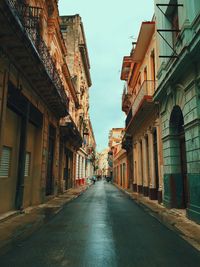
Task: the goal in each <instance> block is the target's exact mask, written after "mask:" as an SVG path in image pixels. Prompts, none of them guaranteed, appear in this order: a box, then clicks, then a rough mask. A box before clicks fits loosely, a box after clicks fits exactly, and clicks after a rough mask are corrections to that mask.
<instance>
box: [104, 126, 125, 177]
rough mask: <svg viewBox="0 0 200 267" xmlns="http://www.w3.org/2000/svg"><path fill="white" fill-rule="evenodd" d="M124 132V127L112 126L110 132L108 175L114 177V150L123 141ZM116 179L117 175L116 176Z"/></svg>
mask: <svg viewBox="0 0 200 267" xmlns="http://www.w3.org/2000/svg"><path fill="white" fill-rule="evenodd" d="M123 134H124V128H112V129H111V130H110V132H109V137H108V138H109V141H108V146H109V148H110V150H109V152H108V166H109V169H108V173H109V174H108V175H109V176H110V177H111V178H113V170H114V169H113V160H114V157H113V156H114V151H115V149H116V147H117V145H119V144H120V143H121V141H122V137H123ZM114 180H115V177H114Z"/></svg>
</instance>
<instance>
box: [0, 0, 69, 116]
mask: <svg viewBox="0 0 200 267" xmlns="http://www.w3.org/2000/svg"><path fill="white" fill-rule="evenodd" d="M40 13H41V9H40V8H38V7H32V6H28V5H26V4H24V1H20V0H2V1H0V24H1V28H0V44H1V48H2V53H3V54H5V55H6V57H8V58H10V59H11V61H12V63H13V64H14V65H15V66H17V68H18V69H20V71H21V72H22V73H23V74H24V76H25V77H26V78H28V80H29V82H31V85H32V86H33V88H34V90H35V91H36V92H37V94H38V95H39V96H40V97H41V98H42V99H43V100H44V101H45V103H46V104H47V105H48V106H49V107H50V108H51V110H52V111H53V112H54V113H55V114H56V115H57V116H59V117H63V116H65V115H66V114H67V113H68V105H69V100H68V97H67V95H66V93H65V89H64V86H63V84H62V81H61V78H60V75H59V73H58V70H57V68H56V66H55V64H54V62H53V59H52V57H51V55H50V52H49V49H48V48H47V46H46V43H45V42H44V40H43V39H42V37H41V35H40V29H39V16H40Z"/></svg>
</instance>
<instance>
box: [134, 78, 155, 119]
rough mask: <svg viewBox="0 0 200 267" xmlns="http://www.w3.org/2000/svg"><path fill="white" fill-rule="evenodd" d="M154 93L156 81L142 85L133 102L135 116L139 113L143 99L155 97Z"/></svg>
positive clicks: (145, 82)
mask: <svg viewBox="0 0 200 267" xmlns="http://www.w3.org/2000/svg"><path fill="white" fill-rule="evenodd" d="M154 91H155V81H148V80H146V81H144V82H143V83H142V85H141V87H140V88H139V90H138V93H137V94H136V96H135V99H134V101H133V105H132V113H133V114H134V113H135V112H136V111H137V109H138V107H139V105H140V103H141V101H142V100H143V98H144V97H145V96H153V93H154Z"/></svg>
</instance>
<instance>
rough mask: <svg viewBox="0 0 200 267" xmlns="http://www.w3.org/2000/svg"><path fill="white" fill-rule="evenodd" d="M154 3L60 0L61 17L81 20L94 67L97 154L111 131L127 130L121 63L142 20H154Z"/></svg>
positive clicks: (142, 0)
mask: <svg viewBox="0 0 200 267" xmlns="http://www.w3.org/2000/svg"><path fill="white" fill-rule="evenodd" d="M153 2H154V1H153V0H139V1H138V0H137V1H136V0H101V1H97V0H96V1H95V0H59V12H60V15H74V14H79V15H80V16H81V17H82V22H83V25H84V31H85V35H86V42H87V47H88V52H89V58H90V65H91V70H90V71H91V78H92V86H91V88H90V119H91V122H92V126H93V131H94V134H95V139H96V143H97V151H102V150H103V149H104V148H106V147H107V146H108V134H109V131H110V130H111V129H112V128H118V127H124V125H125V114H124V113H123V112H122V110H121V99H122V92H123V88H124V81H121V80H120V74H121V67H122V60H123V57H124V56H128V55H129V54H130V51H131V48H132V42H133V41H136V40H137V36H138V33H139V29H140V26H141V23H142V21H149V20H151V19H152V17H153Z"/></svg>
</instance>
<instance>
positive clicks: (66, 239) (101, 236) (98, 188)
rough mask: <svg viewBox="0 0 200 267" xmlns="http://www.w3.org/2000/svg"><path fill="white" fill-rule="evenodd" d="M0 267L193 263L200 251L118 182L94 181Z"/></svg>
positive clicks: (198, 259)
mask: <svg viewBox="0 0 200 267" xmlns="http://www.w3.org/2000/svg"><path fill="white" fill-rule="evenodd" d="M0 266H1V267H27V266H28V267H62V266H66V267H67V266H69V267H90V266H91V267H93V266H95V267H103V266H104V267H105V266H109V267H112V266H113V267H116V266H120V267H128V266H130V267H143V266H144V267H156V266H162V267H169V266H170V267H175V266H176V267H179V266H180V267H195V266H200V254H199V252H197V251H196V250H195V249H194V248H193V247H191V246H190V245H189V244H188V243H187V242H186V241H184V240H183V239H182V238H181V237H179V236H178V234H177V233H175V232H173V231H171V230H169V229H167V228H166V227H165V226H163V225H162V224H160V223H159V222H158V221H157V220H156V219H155V218H154V217H152V216H151V215H149V214H148V213H147V212H146V211H144V210H143V208H141V207H140V206H138V205H137V204H135V203H134V201H133V200H131V199H129V198H128V197H127V196H126V195H125V194H124V193H122V192H121V191H119V190H118V189H117V188H116V187H115V186H113V185H112V184H110V183H107V182H105V181H100V182H96V184H95V185H93V186H91V187H90V188H89V189H88V190H87V191H86V192H85V193H84V194H83V195H82V196H80V197H79V198H77V199H75V200H74V201H72V202H70V203H69V204H68V205H66V207H65V208H64V209H63V211H62V212H60V213H59V214H58V215H56V216H55V217H54V218H53V219H52V220H51V221H49V222H48V223H47V224H46V225H44V226H43V227H42V228H41V229H40V230H39V231H38V232H36V233H35V234H34V235H32V236H31V237H30V238H28V239H27V240H26V241H24V242H20V243H19V244H18V245H17V247H16V248H15V249H13V250H11V251H9V252H8V253H7V254H6V255H4V256H2V257H1V258H0Z"/></svg>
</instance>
